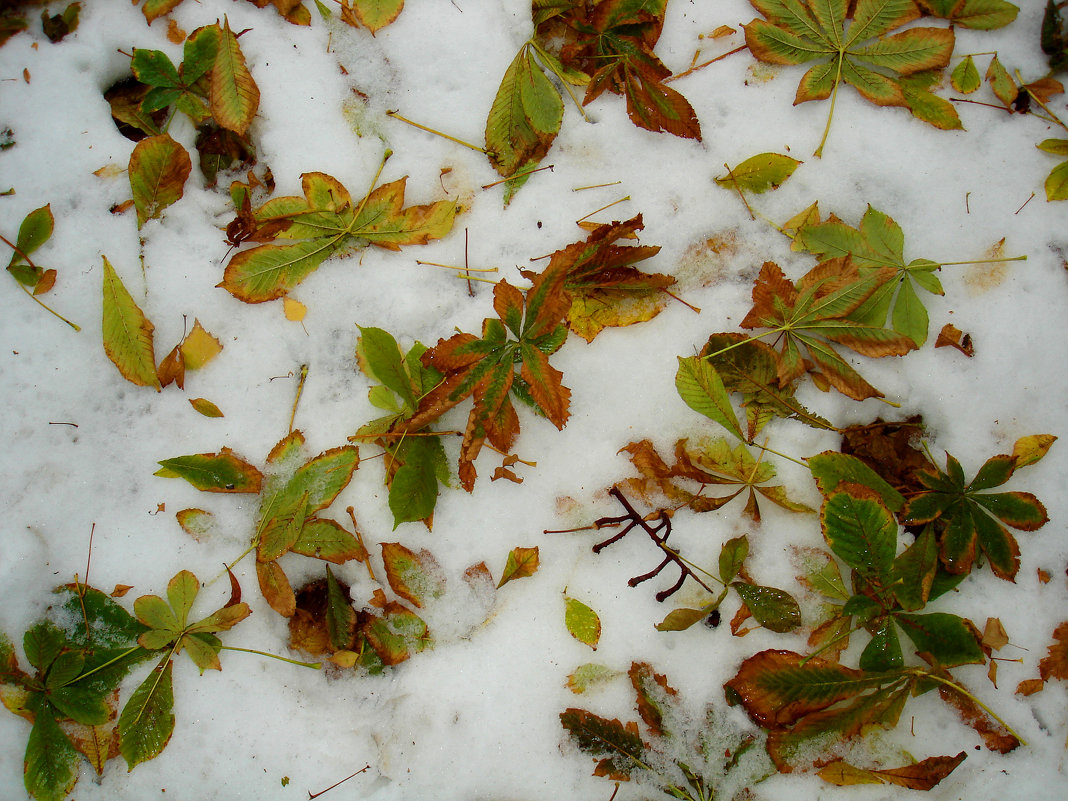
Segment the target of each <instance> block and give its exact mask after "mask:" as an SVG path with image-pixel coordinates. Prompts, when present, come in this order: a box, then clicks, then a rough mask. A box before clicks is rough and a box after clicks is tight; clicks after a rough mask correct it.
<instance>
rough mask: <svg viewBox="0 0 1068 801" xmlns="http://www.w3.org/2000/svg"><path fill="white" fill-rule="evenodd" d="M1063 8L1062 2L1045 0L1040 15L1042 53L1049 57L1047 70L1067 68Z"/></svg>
mask: <svg viewBox="0 0 1068 801" xmlns="http://www.w3.org/2000/svg"><path fill="white" fill-rule="evenodd" d="M1064 6H1065V4H1064V2H1063V0H1046V11H1045V13H1044V14H1043V15H1042V33H1041V36H1040V42H1041V45H1042V52H1043V53H1045V54H1046V55H1047V56H1049V68H1050V69H1051V70H1053V71H1057V70H1061V69H1064V67H1065V66H1068V25H1066V24H1065V22H1064V18H1063V16H1062V15H1061V9H1062V8H1064Z"/></svg>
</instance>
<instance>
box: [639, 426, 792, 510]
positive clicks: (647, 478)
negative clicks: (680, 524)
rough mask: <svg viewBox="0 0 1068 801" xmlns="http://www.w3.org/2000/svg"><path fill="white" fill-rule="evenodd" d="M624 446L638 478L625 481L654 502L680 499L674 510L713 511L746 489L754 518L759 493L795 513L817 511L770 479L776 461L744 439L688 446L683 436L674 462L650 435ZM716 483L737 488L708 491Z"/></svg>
mask: <svg viewBox="0 0 1068 801" xmlns="http://www.w3.org/2000/svg"><path fill="white" fill-rule="evenodd" d="M623 450H624V451H626V452H627V454H628V455H629V457H630V460H631V463H632V464H633V465H634V467H635V469H637V471H638V473H639V474H640V477H638V478H631V479H627V480H626V481H625V482H623V483H622V484H621V486H623V487H625V488H626V489H628V490H629V491H631V492H633V493H637V494H638V495H639V497H641V498H642V500H643V501H645V502H646V503H650V504H652V505H656V502H657V501H658V500H660V499H666V500H668V501H670V502H671V503H674V504H676V507H675V508H676V509H677V508H679V507H683V506H685V507H686V508H689V509H692V510H693V511H695V512H710V511H714V510H716V509H720V508H722V507H723V506H726V505H727V504H728V503H730V502H731V501H733V500H734V499H735V498H739V497H742V495H743V493H745V509H744V514H745V515H746V516H747V517H749V518H750V519H751V520H753V522H755V523H759V522H760V505H759V502H758V497H757V496H758V494H759V495H760V496H762V497H764V498H766V499H767V500H769V501H771V502H772V503H774V504H776V505H777V506H780V507H782V508H783V509H786V510H788V511H791V512H812V511H813V510H812V509H810V508H809V507H808V506H806V505H805V504H803V503H799V502H798V501H795V500H793V499H792V498H790V496H789V494H788V493H787V491H786V488H785V487H783V486H782V485H777V484H769V483H768V482H770V481H771V480H772V479H774V478H775V466H774V465H772V464H771V463H769V462H766V461H764V460H763V454H761V455H760V458H754V457H753V454H752V453H751V452H750V451H749V449H748V448H747V447H746V446H745V445H744V444H739V445H738V446H736V447H735V448H731V446H730V443H729V442H728V441H727V440H726V439H723V438H719V439H714V440H713V439H708V440H702V441H700V442H698V443H697V444H695V445H690V444H689V441H688V440H686V439H680V440H679V441H678V442H676V443H675V464H673V465H671V466H670V467H669V466H668V464H667V462H665V461H664V459H663V458H662V457H661V456H660V455H659V454H658V453H657V452H656V448H655V446H654V445H653V443H652V442H650V441H649V440H647V439H646V440H641V441H640V442H631V443H629V444H628V445H626V446H625V447H624V448H623ZM693 482H696V483H697V485H698V487H697V490H696V491H691V490H689V489H687V487H686V484H689V483H693ZM717 486H720V487H724V488H730V487H737V489H734V490H733V491H732V492H731V493H730V494H729V495H723V496H711V495H706V494H705V491H706V490H708V489H709V488H711V487H717ZM747 490H748V492H747Z"/></svg>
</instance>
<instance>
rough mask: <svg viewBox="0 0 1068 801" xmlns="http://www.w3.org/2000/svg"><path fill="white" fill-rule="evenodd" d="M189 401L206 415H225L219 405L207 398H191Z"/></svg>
mask: <svg viewBox="0 0 1068 801" xmlns="http://www.w3.org/2000/svg"><path fill="white" fill-rule="evenodd" d="M189 403H190V404H191V405H192V407H193V408H194V409H196V410H197V411H198V412H200V413H201V414H202V415H204V416H205V417H224V416H225V415H223V413H222V411H220V409H219V407H218V406H216V405H215V404H214V403H212V402H211V401H210V400H208V399H207V398H190V399H189Z"/></svg>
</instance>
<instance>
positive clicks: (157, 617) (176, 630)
mask: <svg viewBox="0 0 1068 801" xmlns="http://www.w3.org/2000/svg"><path fill="white" fill-rule="evenodd" d="M134 614H136V615H137V619H138V620H140V621H141V622H142V623H143V624H144V625H146V626H148V627H149V630H148V631H146V632H144V633H143V634H141V636H140V637H139V638H138V642H139V643H140V644H141V647H142V648H147V649H148V650H150V651H157V650H160V649H161V648H166V647H167V646H169V645H170V644H171V643H172V642H174V641H175V640H176V639H178V636H179V635H180V634H181V633H182V625H183V624H182V623H180V622H179V621H178V618H177V616H176V615H175V614H174V610H173V609H171V607H170V605H168V604H167V602H166V601H164V600H163V599H162V598H160V597H159V596H158V595H142V596H141V597H140V598H138V599H137V600H136V601H134Z"/></svg>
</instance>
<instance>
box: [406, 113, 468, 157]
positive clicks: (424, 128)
mask: <svg viewBox="0 0 1068 801" xmlns="http://www.w3.org/2000/svg"><path fill="white" fill-rule="evenodd" d="M386 116H389V117H393V118H394V119H397V120H400V121H401V122H406V123H408V124H409V125H411V126H412V127H413V128H418V129H419V130H421V131H426V132H427V133H432V134H434V135H435V136H440V137H441V138H442V139H448V140H449V141H450V142H455V143H456V144H458V145H463V146H464V147H469V148H471V149H472V150H475V151H477V152H479V153H485V152H486V148H484V147H479V146H478V145H473V144H471V143H470V142H465V141H464V140H463V139H457V138H456V137H455V136H449V135H448V134H447V133H442V132H441V131H436V130H434V129H433V128H428V127H427V126H426V125H420V124H419V123H418V122H413V121H412V120H409V119H408V118H407V117H402V116H401V115H400V114H398V113H397V112H396V111H387V112H386Z"/></svg>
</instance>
